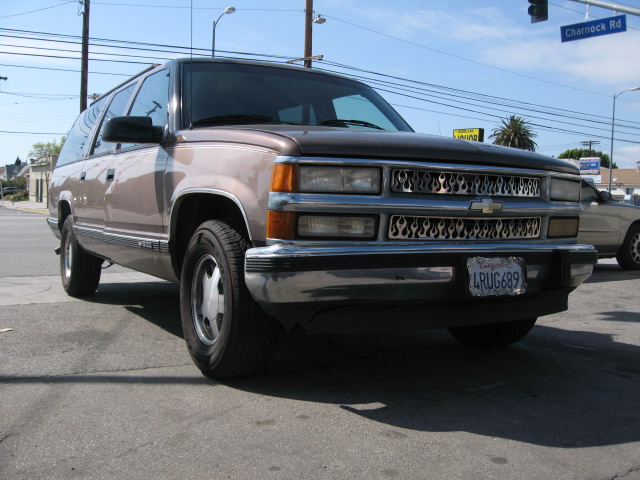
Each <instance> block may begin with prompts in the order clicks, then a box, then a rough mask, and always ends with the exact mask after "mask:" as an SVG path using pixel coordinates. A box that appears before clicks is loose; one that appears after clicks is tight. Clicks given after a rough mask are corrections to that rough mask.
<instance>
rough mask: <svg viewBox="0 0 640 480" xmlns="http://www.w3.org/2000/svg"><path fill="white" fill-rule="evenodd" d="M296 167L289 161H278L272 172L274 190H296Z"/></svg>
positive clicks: (272, 189) (272, 187)
mask: <svg viewBox="0 0 640 480" xmlns="http://www.w3.org/2000/svg"><path fill="white" fill-rule="evenodd" d="M296 183H297V182H296V167H295V165H291V164H289V163H276V164H274V165H273V172H272V173H271V191H272V192H294V191H295V188H296Z"/></svg>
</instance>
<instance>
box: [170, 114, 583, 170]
mask: <svg viewBox="0 0 640 480" xmlns="http://www.w3.org/2000/svg"><path fill="white" fill-rule="evenodd" d="M180 140H183V141H222V142H233V143H244V144H251V145H255V146H262V147H265V148H270V149H273V150H276V151H277V152H278V153H279V155H284V156H308V157H342V158H372V159H394V160H411V161H423V162H447V163H465V164H478V165H493V166H501V167H502V166H506V167H517V168H526V169H542V170H551V171H555V172H561V173H570V174H578V173H579V169H578V167H576V166H575V165H573V164H572V163H570V162H567V161H565V160H560V159H556V158H552V157H547V156H544V155H540V154H537V153H534V152H529V151H525V150H518V149H515V148H508V147H501V146H498V145H492V144H485V143H478V142H470V141H467V140H458V139H455V138H448V137H439V136H435V135H427V134H422V133H414V132H390V131H368V130H367V131H365V130H352V129H345V128H330V127H304V129H302V128H300V127H299V126H293V125H268V126H267V125H257V126H255V125H254V126H237V127H232V128H230V127H213V128H200V129H195V130H186V131H185V130H183V131H181V132H179V141H180Z"/></svg>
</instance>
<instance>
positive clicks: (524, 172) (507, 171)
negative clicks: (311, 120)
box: [274, 156, 579, 181]
mask: <svg viewBox="0 0 640 480" xmlns="http://www.w3.org/2000/svg"><path fill="white" fill-rule="evenodd" d="M274 162H275V163H297V164H300V165H305V164H314V165H335V166H341V165H356V166H369V167H371V166H376V167H380V168H384V167H388V168H389V169H394V168H415V169H418V170H445V171H449V172H454V171H464V172H476V173H480V174H487V175H515V176H526V177H538V178H540V179H542V178H545V177H553V178H566V179H568V180H574V181H579V175H578V173H577V172H576V174H575V175H574V174H571V173H561V172H553V171H549V170H544V169H527V168H521V167H508V166H496V165H491V166H486V165H474V164H471V163H449V162H446V161H438V160H433V161H431V160H429V161H415V160H392V159H382V160H381V159H372V158H326V157H291V156H278V157H276V158H275V160H274Z"/></svg>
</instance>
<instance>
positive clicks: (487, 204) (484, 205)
mask: <svg viewBox="0 0 640 480" xmlns="http://www.w3.org/2000/svg"><path fill="white" fill-rule="evenodd" d="M469 210H482V213H493V212H495V211H496V210H502V202H494V201H493V200H491V199H490V198H483V199H482V200H480V201H477V202H471V205H469Z"/></svg>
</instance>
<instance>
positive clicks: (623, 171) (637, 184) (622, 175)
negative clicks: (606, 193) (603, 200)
mask: <svg viewBox="0 0 640 480" xmlns="http://www.w3.org/2000/svg"><path fill="white" fill-rule="evenodd" d="M599 177H601V178H599V179H598V180H599V181H596V188H598V190H609V169H607V168H603V169H601V170H600V175H599ZM611 195H612V196H613V198H614V199H615V200H620V201H622V200H624V201H628V202H633V203H637V200H638V198H640V162H638V166H637V167H636V168H614V169H613V173H612V176H611ZM634 200H636V201H635V202H634Z"/></svg>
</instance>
